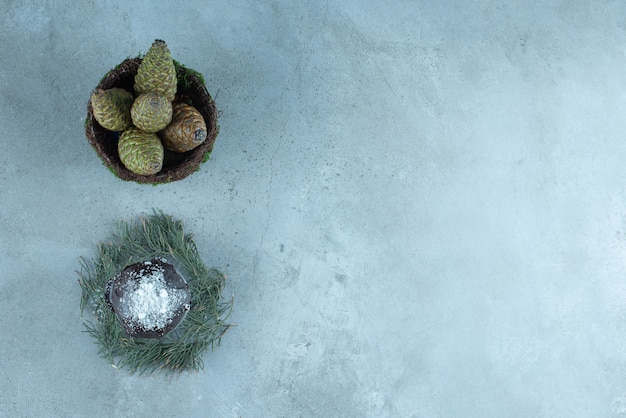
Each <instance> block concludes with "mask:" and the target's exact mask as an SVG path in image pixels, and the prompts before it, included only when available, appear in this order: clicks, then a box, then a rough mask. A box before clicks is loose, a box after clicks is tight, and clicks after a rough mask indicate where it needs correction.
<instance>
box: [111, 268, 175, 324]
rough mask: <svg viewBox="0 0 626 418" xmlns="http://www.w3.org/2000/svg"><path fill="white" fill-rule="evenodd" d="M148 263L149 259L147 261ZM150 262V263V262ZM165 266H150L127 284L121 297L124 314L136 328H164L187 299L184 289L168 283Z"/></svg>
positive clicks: (135, 275)
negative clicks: (173, 286) (171, 286)
mask: <svg viewBox="0 0 626 418" xmlns="http://www.w3.org/2000/svg"><path fill="white" fill-rule="evenodd" d="M146 264H148V263H146ZM148 265H149V264H148ZM163 272H164V270H163V268H162V267H161V266H152V265H151V266H150V267H149V268H148V269H142V270H140V271H139V272H138V273H135V272H133V273H131V274H132V275H133V276H134V277H132V276H131V277H130V278H131V279H132V280H128V281H127V282H126V283H125V284H124V288H123V290H124V296H123V297H122V298H121V299H120V302H121V303H120V305H121V308H122V311H123V312H122V316H123V317H124V318H125V319H126V320H127V321H129V323H130V325H131V326H133V327H135V328H142V329H144V330H155V329H163V328H165V327H166V326H167V325H169V324H170V323H171V322H172V319H173V316H174V311H175V310H176V309H177V308H178V307H179V306H180V304H181V302H182V301H183V300H184V299H185V296H186V293H185V291H184V290H183V289H174V288H170V287H168V286H167V284H166V282H165V277H164V275H163Z"/></svg>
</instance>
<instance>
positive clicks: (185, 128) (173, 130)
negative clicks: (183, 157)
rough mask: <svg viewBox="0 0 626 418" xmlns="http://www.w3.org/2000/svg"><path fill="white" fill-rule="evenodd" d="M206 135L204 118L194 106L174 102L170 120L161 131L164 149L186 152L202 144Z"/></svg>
mask: <svg viewBox="0 0 626 418" xmlns="http://www.w3.org/2000/svg"><path fill="white" fill-rule="evenodd" d="M206 136H207V129H206V123H205V122H204V118H203V117H202V115H201V114H200V112H198V111H197V110H196V108H195V107H193V106H189V105H188V104H186V103H182V102H180V103H175V104H174V106H173V115H172V122H171V123H170V124H169V125H167V127H166V128H165V129H163V131H162V132H161V139H162V140H163V146H164V147H165V149H167V150H170V151H175V152H186V151H190V150H192V149H194V148H195V147H197V146H198V145H200V144H202V143H203V142H204V140H205V139H206Z"/></svg>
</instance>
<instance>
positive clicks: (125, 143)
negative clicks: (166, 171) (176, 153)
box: [117, 126, 164, 176]
mask: <svg viewBox="0 0 626 418" xmlns="http://www.w3.org/2000/svg"><path fill="white" fill-rule="evenodd" d="M117 152H118V154H119V156H120V160H121V161H122V164H124V166H126V168H127V169H129V170H130V171H132V172H133V173H135V174H139V175H144V176H147V175H150V174H156V173H158V172H159V171H161V168H163V155H164V151H163V145H162V144H161V141H160V140H159V137H158V136H156V134H154V133H148V132H144V131H142V130H141V129H137V128H136V127H134V126H133V127H130V128H128V129H127V130H125V131H124V132H123V133H122V135H121V136H120V139H119V142H118V144H117Z"/></svg>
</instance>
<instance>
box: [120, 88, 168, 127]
mask: <svg viewBox="0 0 626 418" xmlns="http://www.w3.org/2000/svg"><path fill="white" fill-rule="evenodd" d="M130 116H131V118H132V120H133V124H135V126H136V127H138V128H139V129H141V130H143V131H146V132H157V131H160V130H161V129H163V128H165V127H166V126H167V125H169V123H170V122H171V121H172V102H170V101H169V100H168V99H167V98H166V97H165V96H163V95H162V94H159V93H143V94H142V95H140V96H139V97H137V98H136V99H135V102H134V103H133V106H132V107H131V108H130Z"/></svg>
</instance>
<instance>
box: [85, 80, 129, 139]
mask: <svg viewBox="0 0 626 418" xmlns="http://www.w3.org/2000/svg"><path fill="white" fill-rule="evenodd" d="M133 100H134V98H133V95H132V93H130V92H129V91H126V90H124V89H121V88H118V87H114V88H111V89H108V90H103V89H97V90H96V91H94V92H93V93H92V94H91V107H92V109H93V116H94V118H96V120H97V121H98V123H99V124H100V126H102V127H103V128H104V129H108V130H110V131H123V130H124V129H126V128H128V127H129V126H131V125H132V124H133V121H132V119H131V117H130V107H131V106H132V104H133Z"/></svg>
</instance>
